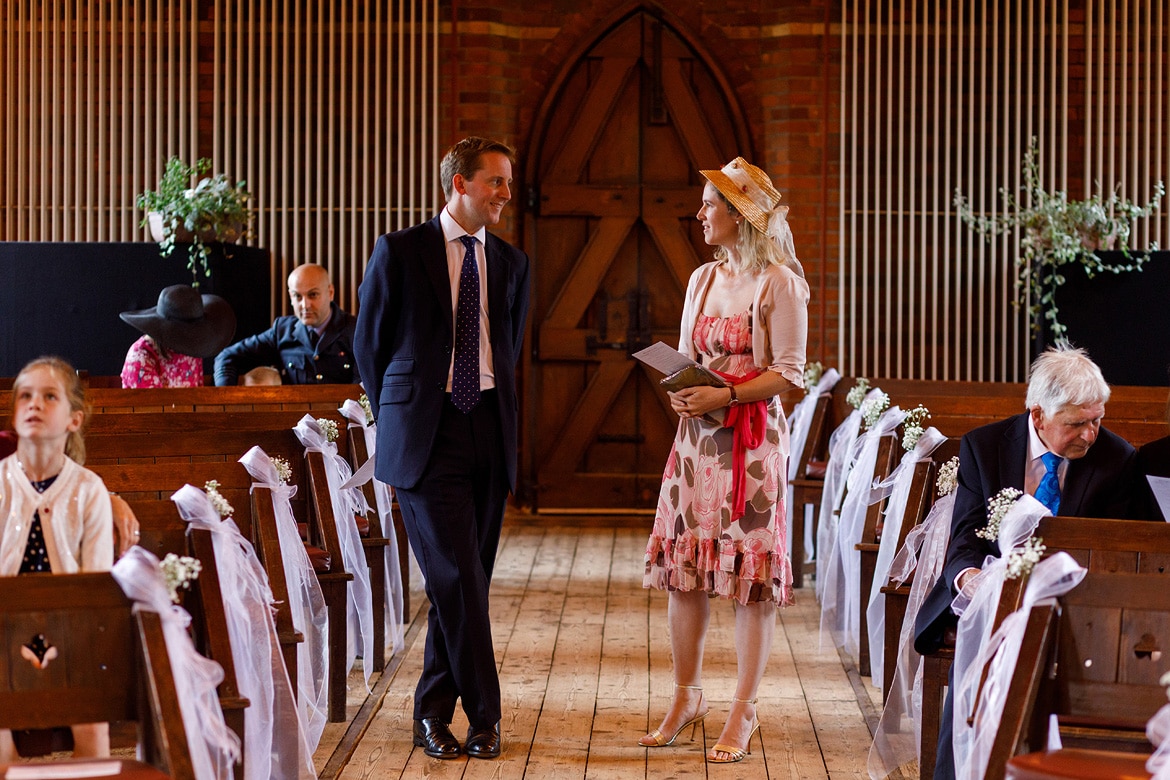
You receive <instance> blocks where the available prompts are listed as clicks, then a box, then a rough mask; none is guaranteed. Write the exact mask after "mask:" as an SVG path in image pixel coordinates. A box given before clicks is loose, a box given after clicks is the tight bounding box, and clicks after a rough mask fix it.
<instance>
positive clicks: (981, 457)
mask: <svg viewBox="0 0 1170 780" xmlns="http://www.w3.org/2000/svg"><path fill="white" fill-rule="evenodd" d="M1027 457H1028V414H1027V413H1026V412H1025V413H1024V414H1018V415H1016V416H1015V417H1009V418H1008V419H1006V420H1001V421H1000V422H995V423H991V424H990V425H984V426H982V427H980V428H976V429H975V430H973V431H971V432H969V433H968V434H966V435H965V436H963V439H962V441H961V442H960V444H959V484H958V488H957V490H956V493H955V509H954V514H953V515H952V517H951V540H950V545H949V546H948V547H947V559H946V564H945V566H944V567H943V572H942V576H941V577H939V579H938V581H937V582H935V583H934V587H933V588H932V589H931V591H930V593H929V594H927V596H926V600H925V601H923V603H922V607H921V609H920V610H919V612H918V617H917V620H916V621H915V625H914V634H915V637H914V648H915V649H916V650H917V651H918V652H919V653H929V652H934V651H935V650H937V649H938V648H939V647H940V646H941V645H942V641H943V635H944V634H945V632H946V630H947V628H948V627H951V626H954V625H955V624H956V623H957V618H956V617H955V614H954V613H953V612H951V601H953V600H954V598H955V596H956V595H958V594H957V593H956V592H955V590H954V583H955V578H956V577H957V576H958V575H959V573H960V572H962V571H963V570H964V569H968V568H976V569H979V568H982V567H983V561H984V560H985V559H986V558H987V556H988V555H996V556H998V555H999V554H1000V550H999V545H997V544H996V543H995V542H993V541H990V540H987V539H982V538H980V537H978V536H976V535H975V532H976V531H978V530H979V529H981V528H983V527H985V526H986V525H987V502H988V500H989V499H991V498H992V497H993V496H995V494H997V493H998V492H999V491H1000V490H1002V489H1003V488H1008V487H1014V488H1016V489H1018V490H1023V489H1024V462H1025V460H1026V459H1027ZM1136 476H1137V467H1136V453H1135V452H1134V449H1133V447H1131V446H1130V444H1129V442H1127V441H1125V440H1124V439H1122V438H1121V437H1120V436H1118V435H1117V434H1115V433H1112V432H1110V431H1108V430H1106V429H1105V428H1101V429H1100V431H1099V432H1098V434H1097V441H1096V442H1094V443H1093V446H1092V447H1090V448H1089V451H1088V452H1087V453H1085V455H1084V457H1081V458H1077V459H1075V460H1070V461H1069V463H1068V471H1067V472H1066V473H1065V476H1064V488H1063V489H1062V490H1061V496H1060V514H1062V515H1066V516H1068V517H1104V518H1109V517H1114V518H1128V517H1131V516H1132V501H1133V495H1134V487H1135V480H1136Z"/></svg>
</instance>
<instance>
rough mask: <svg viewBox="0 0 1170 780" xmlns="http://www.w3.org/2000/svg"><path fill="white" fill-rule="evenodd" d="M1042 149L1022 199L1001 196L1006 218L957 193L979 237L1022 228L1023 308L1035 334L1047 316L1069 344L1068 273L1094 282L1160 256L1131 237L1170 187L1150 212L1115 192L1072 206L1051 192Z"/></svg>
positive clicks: (1027, 162)
mask: <svg viewBox="0 0 1170 780" xmlns="http://www.w3.org/2000/svg"><path fill="white" fill-rule="evenodd" d="M1038 147H1039V144H1038V141H1037V139H1036V138H1035V137H1033V138H1032V142H1031V144H1030V145H1029V146H1028V151H1027V153H1026V154H1025V155H1024V164H1023V168H1022V173H1023V177H1024V184H1023V186H1022V187H1020V193H1021V195H1020V196H1019V200H1017V199H1016V196H1015V195H1013V193H1012V192H1011V191H1009V190H1008V189H1007V188H1006V187H1001V188H1000V190H999V194H1000V197H1001V198H1002V199H1003V211H1002V212H1001V213H999V214H994V215H992V216H991V217H985V216H982V215H980V214H977V213H975V211H974V210H973V209H972V208H971V204H970V203H969V202H968V200H967V198H966V197H965V196H964V195H963V194H962V192H960V191H958V190H956V191H955V206H956V208H958V211H959V217H960V219H962V220H963V222H964V223H966V225H967V226H968V227H970V228H971V229H972V230H974V231H975V232H976V233H979V234H980V235H982V236H984V237H985V238H986V239H987V240H988V241H990V240H991V239H992V238H994V237H995V236H1000V235H1003V234H1004V233H1008V232H1011V231H1014V230H1016V229H1019V230H1020V231H1021V237H1020V249H1021V255H1020V257H1018V258H1017V259H1016V301H1015V303H1016V305H1017V306H1018V305H1020V304H1021V303H1023V302H1025V301H1026V300H1027V299H1028V296H1029V295H1030V296H1031V300H1032V305H1031V307H1030V312H1031V314H1032V327H1033V329H1035V330H1037V331H1039V330H1040V329H1041V324H1042V323H1041V319H1040V317H1038V316H1037V315H1039V314H1040V313H1041V312H1042V313H1043V319H1044V320H1046V321H1047V322H1048V326H1049V329H1050V330H1051V331H1052V335H1053V337H1054V338H1061V337H1062V336H1063V335H1064V333H1065V332H1066V331H1067V328H1066V327H1065V326H1064V325H1062V324H1061V322H1060V318H1059V311H1058V310H1057V306H1056V290H1057V288H1059V287H1060V286H1061V285H1062V284H1064V282H1065V276H1064V271H1062V269H1063V268H1064V266H1067V265H1069V264H1073V263H1075V264H1079V265H1081V266H1083V267H1084V269H1085V275H1086V276H1088V277H1089V278H1090V279H1091V278H1093V277H1094V276H1096V275H1097V274H1101V273H1114V274H1118V273H1122V272H1123V271H1140V270H1141V267H1142V265H1143V264H1144V263H1145V262H1146V261H1147V260H1148V259H1149V257H1148V253H1149V252H1153V251H1156V250H1157V248H1158V246H1157V244H1154V243H1151V244H1150V245H1149V247H1147V248H1146V249H1145V250H1144V251H1140V252H1139V251H1133V252H1131V250H1130V248H1129V238H1130V231H1131V228H1132V224H1133V222H1134V220H1136V219H1139V218H1142V217H1148V216H1149V215H1150V214H1152V213H1154V212H1155V211H1157V210H1158V202H1159V201H1160V200H1161V199H1162V196H1163V195H1165V194H1166V189H1165V187H1163V186H1162V182H1160V181H1159V182H1158V183H1157V184H1155V185H1154V192H1153V194H1152V195H1151V196H1150V200H1149V202H1148V203H1146V205H1145V206H1138V205H1137V204H1135V203H1133V202H1132V201H1130V200H1129V199H1127V198H1122V197H1121V196H1120V194H1119V189H1120V188H1119V187H1115V188H1114V189H1113V191H1112V192H1111V193H1110V194H1109V197H1107V198H1106V197H1103V196H1102V194H1101V192H1100V188H1099V187H1100V185H1098V191H1097V193H1096V194H1094V195H1093V196H1092V197H1090V198H1088V199H1086V200H1069V198H1068V195H1067V194H1066V193H1065V192H1064V191H1063V190H1058V191H1056V192H1048V191H1046V190H1045V189H1044V188H1043V187H1042V186H1041V184H1040V174H1039V165H1038V163H1037V159H1036V158H1037V156H1038V154H1039V148H1038ZM1099 250H1121V252H1122V255H1123V256H1124V258H1125V259H1124V261H1123V262H1120V263H1107V262H1105V260H1103V259H1102V258H1101V256H1100V255H1098V254H1097V252H1098V251H1099Z"/></svg>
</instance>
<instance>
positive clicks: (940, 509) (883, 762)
mask: <svg viewBox="0 0 1170 780" xmlns="http://www.w3.org/2000/svg"><path fill="white" fill-rule="evenodd" d="M954 508H955V494H954V493H950V494H949V495H946V496H943V497H942V498H940V499H938V500H937V501H936V502H935V503H934V506H932V507H931V508H930V512H929V513H928V514H927V515H926V519H925V520H923V521H922V522H921V523H919V524H918V525H916V526H915V527H914V528H912V529H910V532H909V533H908V534H906V543H905V544H904V545H903V546H902V549H901V550H900V551H899V552H898V554H897V555H896V556H895V557H894V561H893V563H892V564H891V565H890V579H891V580H892V581H893V582H894V583H895V584H897V585H901V584H902V583H903V582H905V581H906V580H907V579H908V578H909V577H910V575H911V574H913V575H914V582H913V583H911V585H910V595H909V597H908V598H907V601H906V617H905V619H904V620H903V621H902V630H901V634H900V635H899V638H898V663H897V666H896V667H895V669H894V679H893V681H892V682H891V683H890V691H889V694H888V695H887V697H886V706H885V709H884V710H882V717H881V720H880V721H879V723H878V727H877V730H876V731H875V732H874V735H873V745H872V746H871V747H870V751H869V760H868V769H869V776H870V778H872V780H879V778H883V777H886V776H888V775H890V774H892V773H893V772H894V771H895V770H896V769H898V768H900V767H902V766H905V765H906V764H907V763H908V762H910V761H915V760H917V759H918V758H919V756H920V755H921V754H922V656H920V655H919V654H918V653H917V652H916V651H915V650H914V624H915V621H916V620H917V618H918V611H919V610H920V609H921V608H922V602H923V601H924V600H925V599H926V595H927V594H928V593H929V592H930V590H931V588H932V587H933V586H934V583H935V581H936V580H938V578H939V576H940V575H941V574H942V570H943V565H944V564H945V563H946V557H947V543H948V542H949V540H950V537H951V515H952V514H953V513H954Z"/></svg>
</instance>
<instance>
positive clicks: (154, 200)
mask: <svg viewBox="0 0 1170 780" xmlns="http://www.w3.org/2000/svg"><path fill="white" fill-rule="evenodd" d="M210 170H211V160H209V159H207V158H206V157H203V158H200V159H199V160H198V161H196V163H195V165H193V166H192V165H187V164H186V163H184V162H183V161H182V160H180V159H179V158H178V157H172V158H170V159H169V160H167V166H166V170H165V171H164V172H163V176H162V179H160V180H159V184H158V189H157V190H147V191H146V192H144V193H142V194H141V195H139V196H138V208H140V209H142V210H143V211H145V212H146V214H145V215H144V216H143V218H142V222H141V224H142V226H143V227H149V228H150V229H151V233H152V235H153V237H154V239H155V240H156V241H158V245H159V251H161V252H162V255H163V257H169V256H170V255H171V253H172V252H173V251H174V250H175V244H176V243H190V248H189V249H188V253H187V268H188V270H190V271H191V276H192V279H193V280H194V281H193V282H192V284H193V286H195V287H198V286H199V276H198V273H197V272H196V270H195V263H196V261H198V262H199V263H200V266H201V267H202V269H203V275H204V276H205V277H210V276H211V268H210V266H209V264H208V260H209V259H210V257H211V247H209V246H208V244H211V243H214V242H220V243H225V244H230V243H234V242H236V241H238V240H239V239H241V238H243V237H244V235H245V233H246V231H247V228H248V223H249V221H250V220H251V216H252V215H251V212H249V211H248V206H247V204H248V199H249V198H250V197H251V195H250V194H249V193H248V190H247V189H246V182H242V181H240V182H236V183H235V184H232V183H231V181H229V179H228V177H227V176H226V175H224V174H222V173H220V174H216V175H215V176H205V175H204V174H206V173H207V172H208V171H210ZM197 177H198V180H197V181H194V182H193V180H195V179H196V178H197Z"/></svg>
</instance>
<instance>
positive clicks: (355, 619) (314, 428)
mask: <svg viewBox="0 0 1170 780" xmlns="http://www.w3.org/2000/svg"><path fill="white" fill-rule="evenodd" d="M293 431H294V432H295V433H296V435H297V438H298V439H300V441H301V444H303V445H305V451H306V452H320V453H322V454H323V455H324V456H325V475H326V479H327V480H328V482H329V497H330V500H331V502H332V504H333V515H334V519H335V520H336V521H337V536H338V539H339V541H340V542H341V559H342V563H343V564H344V565H345V570H346V571H348V572H350V573H351V574H353V579H352V580H350V582H349V583H348V587H347V588H346V593H347V594H348V598H347V599H346V602H347V609H346V619H347V631H346V644H345V655H346V667H345V669H346V673H347V674H348V673H349V670H350V669H352V668H353V665H354V662H355V661H356V660H357V656H358V652H357V648H358V642H361V647H362V658H365V659H370V660H369V661H367V662H366V663H364V664H362V671H363V672H364V674H365V682H366V691H367V692H369V689H370V675H371V674H372V673H373V669H374V664H373V663H372V660H373V658H374V652H375V650H374V602H373V597H372V595H371V593H370V569H369V566H368V565H367V564H366V552H365V547H364V545H363V544H362V537H361V534H359V533H358V529H357V520H356V519H355V518H356V515H359V514H362V515H364V514H365V513H366V512H367V511H369V506H367V505H366V499H365V498H364V497H363V496H362V492H361V490H360V489H359V488H350V489H343V488H342V487H341V485H342V483H343V482H345V481H346V480H347V479H349V478H350V477H351V476H353V475H352V473H351V472H350V468H349V464H348V463H346V462H345V458H343V457H341V455H339V454H338V452H337V445H336V444H334V443H333V442H331V441H329V440H327V439H326V438H325V435H324V434H323V433H322V432H321V429H320V427H318V425H317V421H316V419H314V418H313V416H312V415H308V414H306V415H305V416H304V417H302V418H301V420H300V422H298V423H297V424H296V427H294V428H293ZM330 629H331V630H340V627H339V626H331V627H330Z"/></svg>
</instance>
